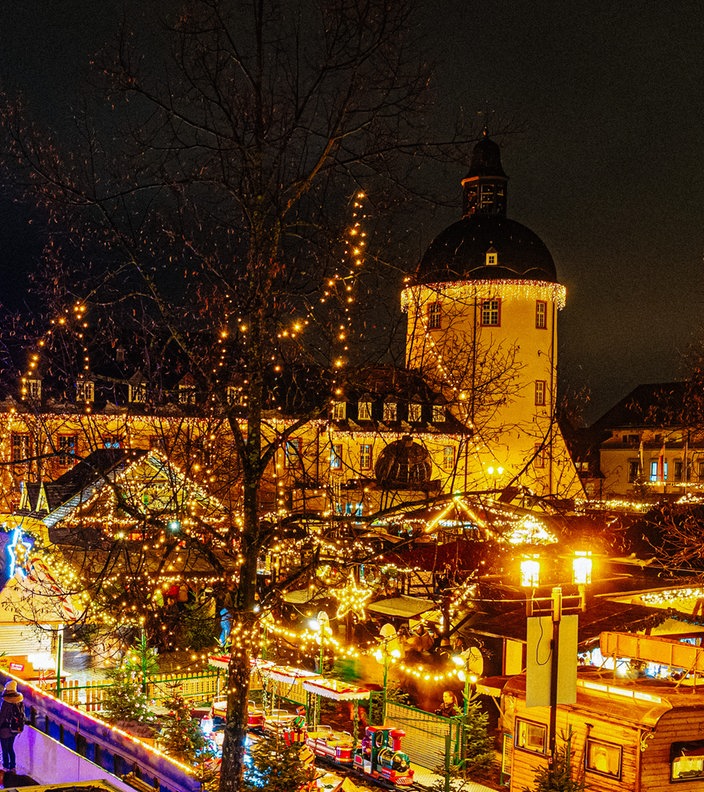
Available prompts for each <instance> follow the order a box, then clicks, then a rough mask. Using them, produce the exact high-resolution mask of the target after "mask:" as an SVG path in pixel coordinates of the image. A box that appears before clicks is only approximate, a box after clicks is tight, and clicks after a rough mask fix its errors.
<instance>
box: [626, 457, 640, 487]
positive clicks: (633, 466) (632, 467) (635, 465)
mask: <svg viewBox="0 0 704 792" xmlns="http://www.w3.org/2000/svg"><path fill="white" fill-rule="evenodd" d="M639 477H640V461H639V460H637V459H629V460H628V483H629V484H634V483H635V482H636V481H638V479H639Z"/></svg>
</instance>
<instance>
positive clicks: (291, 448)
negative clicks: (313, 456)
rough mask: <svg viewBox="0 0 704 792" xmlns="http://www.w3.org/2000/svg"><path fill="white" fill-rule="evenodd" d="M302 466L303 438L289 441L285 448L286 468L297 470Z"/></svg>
mask: <svg viewBox="0 0 704 792" xmlns="http://www.w3.org/2000/svg"><path fill="white" fill-rule="evenodd" d="M300 466H301V438H300V437H296V438H294V439H293V440H287V441H286V445H285V446H284V467H287V468H297V467H300Z"/></svg>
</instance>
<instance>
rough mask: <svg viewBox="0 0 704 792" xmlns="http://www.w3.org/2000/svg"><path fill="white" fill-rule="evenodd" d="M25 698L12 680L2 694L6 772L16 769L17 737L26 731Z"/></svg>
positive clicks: (0, 740)
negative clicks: (23, 703)
mask: <svg viewBox="0 0 704 792" xmlns="http://www.w3.org/2000/svg"><path fill="white" fill-rule="evenodd" d="M23 700H24V696H23V695H22V694H21V693H20V692H19V691H18V690H17V682H15V680H14V679H11V680H10V681H9V682H8V683H7V684H6V685H5V689H4V690H3V692H2V706H0V746H2V764H3V767H4V769H5V770H6V771H10V772H12V771H14V769H15V747H14V745H15V737H17V735H18V734H19V733H20V732H21V731H22V730H23V729H24V706H23V705H22V701H23Z"/></svg>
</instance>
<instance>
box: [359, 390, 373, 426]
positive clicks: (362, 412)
mask: <svg viewBox="0 0 704 792" xmlns="http://www.w3.org/2000/svg"><path fill="white" fill-rule="evenodd" d="M357 419H358V420H360V421H371V420H372V400H371V399H370V398H369V397H368V396H363V397H362V398H361V399H360V400H359V402H358V404H357Z"/></svg>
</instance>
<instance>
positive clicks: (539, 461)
mask: <svg viewBox="0 0 704 792" xmlns="http://www.w3.org/2000/svg"><path fill="white" fill-rule="evenodd" d="M545 458H546V453H545V446H544V445H543V444H542V443H536V444H535V449H534V456H533V467H537V468H544V467H545Z"/></svg>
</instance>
